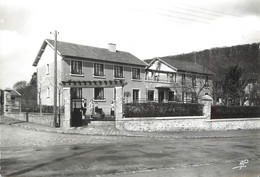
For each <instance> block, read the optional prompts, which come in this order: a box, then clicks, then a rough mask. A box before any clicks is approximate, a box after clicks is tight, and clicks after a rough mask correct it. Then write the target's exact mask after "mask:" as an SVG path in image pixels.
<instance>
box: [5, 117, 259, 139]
mask: <svg viewBox="0 0 260 177" xmlns="http://www.w3.org/2000/svg"><path fill="white" fill-rule="evenodd" d="M1 124H6V125H11V126H17V127H22V128H26V129H29V130H35V131H44V132H54V133H65V134H81V135H102V136H128V137H149V138H173V139H183V138H186V139H191V138H192V139H194V138H197V139H202V138H233V137H245V136H257V137H260V130H259V129H258V130H235V131H234V130H232V131H192V132H191V131H182V132H181V131H176V132H128V131H125V130H118V129H116V128H115V127H114V126H91V125H90V126H83V127H72V128H70V129H68V130H65V129H62V128H53V127H51V126H47V125H41V124H35V123H30V122H25V121H20V120H16V119H13V118H10V117H6V116H1Z"/></svg>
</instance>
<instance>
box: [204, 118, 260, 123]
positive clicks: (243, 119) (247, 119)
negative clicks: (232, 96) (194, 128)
mask: <svg viewBox="0 0 260 177" xmlns="http://www.w3.org/2000/svg"><path fill="white" fill-rule="evenodd" d="M250 120H259V121H260V117H252V118H232V119H210V120H206V122H230V121H250Z"/></svg>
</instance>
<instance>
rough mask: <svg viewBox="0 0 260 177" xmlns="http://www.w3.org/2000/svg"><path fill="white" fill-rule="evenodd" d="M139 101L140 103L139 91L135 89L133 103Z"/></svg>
mask: <svg viewBox="0 0 260 177" xmlns="http://www.w3.org/2000/svg"><path fill="white" fill-rule="evenodd" d="M138 101H139V90H138V89H133V102H138Z"/></svg>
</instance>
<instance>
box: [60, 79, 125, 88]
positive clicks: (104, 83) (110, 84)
mask: <svg viewBox="0 0 260 177" xmlns="http://www.w3.org/2000/svg"><path fill="white" fill-rule="evenodd" d="M61 83H62V86H63V87H78V88H95V87H104V88H114V87H118V86H124V85H126V84H127V82H125V81H123V80H94V81H61Z"/></svg>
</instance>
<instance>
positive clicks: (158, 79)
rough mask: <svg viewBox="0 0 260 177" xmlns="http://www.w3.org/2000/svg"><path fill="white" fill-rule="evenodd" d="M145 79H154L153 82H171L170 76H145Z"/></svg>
mask: <svg viewBox="0 0 260 177" xmlns="http://www.w3.org/2000/svg"><path fill="white" fill-rule="evenodd" d="M146 81H154V82H173V79H172V78H167V79H166V78H160V77H146Z"/></svg>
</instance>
